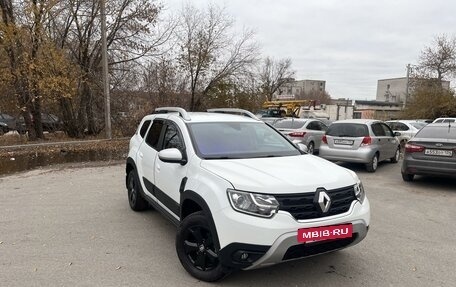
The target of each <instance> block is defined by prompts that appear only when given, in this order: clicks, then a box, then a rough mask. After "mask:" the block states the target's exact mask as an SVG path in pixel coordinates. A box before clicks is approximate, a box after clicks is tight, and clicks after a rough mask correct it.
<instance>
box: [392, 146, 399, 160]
mask: <svg viewBox="0 0 456 287" xmlns="http://www.w3.org/2000/svg"><path fill="white" fill-rule="evenodd" d="M400 156H401V147H400V146H398V147H397V149H396V153H394V156H393V157H392V158H390V161H391V163H397V162H398V161H399V158H400Z"/></svg>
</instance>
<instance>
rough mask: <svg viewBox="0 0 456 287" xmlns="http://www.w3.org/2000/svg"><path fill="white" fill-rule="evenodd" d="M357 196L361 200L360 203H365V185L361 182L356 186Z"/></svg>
mask: <svg viewBox="0 0 456 287" xmlns="http://www.w3.org/2000/svg"><path fill="white" fill-rule="evenodd" d="M355 196H356V198H357V199H358V200H359V202H361V203H363V201H364V198H366V193H365V191H364V186H363V183H362V182H361V181H360V182H358V183H357V184H355Z"/></svg>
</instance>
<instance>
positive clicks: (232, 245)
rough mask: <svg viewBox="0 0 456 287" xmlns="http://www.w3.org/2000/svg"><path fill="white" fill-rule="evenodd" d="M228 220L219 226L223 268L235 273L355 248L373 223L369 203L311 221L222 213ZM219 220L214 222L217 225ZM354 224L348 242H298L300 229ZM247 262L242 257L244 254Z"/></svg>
mask: <svg viewBox="0 0 456 287" xmlns="http://www.w3.org/2000/svg"><path fill="white" fill-rule="evenodd" d="M222 213H223V216H225V220H223V221H224V222H223V223H221V222H220V223H219V222H216V226H217V227H218V228H217V232H218V237H219V240H220V246H221V247H222V248H221V250H220V256H221V260H222V264H224V265H225V266H227V267H231V268H235V269H245V270H247V269H255V268H260V267H265V266H269V265H273V264H277V263H280V262H284V261H288V260H293V259H298V258H303V257H308V256H314V255H317V254H322V253H326V252H330V251H334V250H338V249H342V248H345V247H348V246H352V245H355V244H357V243H359V242H360V241H361V240H363V239H364V237H366V235H367V231H368V227H369V223H370V206H369V201H368V199H367V198H365V200H364V202H363V204H361V203H360V202H359V201H357V200H355V201H353V203H352V205H351V207H350V209H349V211H348V212H345V213H343V214H338V215H334V216H328V217H323V218H316V219H309V220H299V221H298V220H295V219H294V217H292V216H291V215H290V214H289V213H288V212H284V211H279V212H278V213H277V214H276V215H275V216H274V217H273V218H269V219H267V218H259V217H255V216H250V215H245V214H242V213H239V212H235V211H234V210H232V209H231V207H230V209H224V210H223V211H222ZM217 217H218V216H216V217H214V219H215V220H216V221H217ZM346 223H351V224H353V236H352V238H349V239H338V240H326V241H319V242H312V243H299V242H298V229H301V228H310V227H320V226H329V225H340V224H346ZM243 253H246V254H247V255H244V256H245V258H243V257H242V254H243Z"/></svg>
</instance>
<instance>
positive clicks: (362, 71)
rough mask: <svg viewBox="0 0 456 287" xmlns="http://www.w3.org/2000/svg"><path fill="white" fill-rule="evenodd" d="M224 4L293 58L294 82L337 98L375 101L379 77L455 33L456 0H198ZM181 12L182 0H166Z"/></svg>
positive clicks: (276, 51)
mask: <svg viewBox="0 0 456 287" xmlns="http://www.w3.org/2000/svg"><path fill="white" fill-rule="evenodd" d="M191 2H192V3H194V5H195V6H197V7H205V6H207V3H209V2H212V3H216V4H218V5H221V6H225V7H226V9H227V11H228V13H229V14H230V15H231V16H232V17H234V19H235V21H236V24H237V25H243V26H246V27H249V28H251V29H253V30H255V31H256V40H257V41H258V42H259V44H260V45H261V47H262V54H263V55H264V56H271V57H274V58H277V59H280V58H291V59H292V61H293V69H294V70H295V71H296V79H299V80H303V79H315V80H325V81H326V90H327V91H328V92H329V93H330V95H331V96H332V97H333V98H351V99H368V100H374V99H375V95H376V89H377V80H379V79H385V78H396V77H404V76H405V74H406V68H405V67H406V65H407V64H408V63H411V64H413V63H416V62H417V61H418V57H419V54H420V52H421V50H422V49H423V48H424V47H425V46H426V45H427V46H429V45H431V44H432V41H433V39H434V37H435V36H436V35H440V34H446V35H449V36H454V35H455V32H456V1H454V0H432V1H431V0H382V1H375V0H287V1H277V0H225V1H209V0H193V1H191ZM163 3H164V5H165V7H166V9H167V10H168V11H171V12H175V13H177V12H178V11H179V10H180V9H181V8H182V3H183V1H182V0H163Z"/></svg>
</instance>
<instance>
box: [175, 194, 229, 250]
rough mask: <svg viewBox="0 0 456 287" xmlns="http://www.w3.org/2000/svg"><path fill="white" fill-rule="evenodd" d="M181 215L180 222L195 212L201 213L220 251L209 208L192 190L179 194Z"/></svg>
mask: <svg viewBox="0 0 456 287" xmlns="http://www.w3.org/2000/svg"><path fill="white" fill-rule="evenodd" d="M180 206H181V214H180V220H181V221H182V220H183V219H184V218H185V217H186V216H188V215H189V214H192V213H194V212H197V211H203V212H204V214H205V215H206V217H207V219H208V221H209V227H210V229H211V232H212V235H213V236H214V241H215V244H216V247H217V249H220V243H219V238H218V233H217V228H216V226H215V223H214V219H213V218H212V212H211V210H210V208H209V205H208V204H207V203H206V201H205V200H204V199H203V198H202V197H201V196H200V195H199V194H197V193H196V192H194V191H192V190H186V191H184V192H183V193H182V194H181V204H180Z"/></svg>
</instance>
